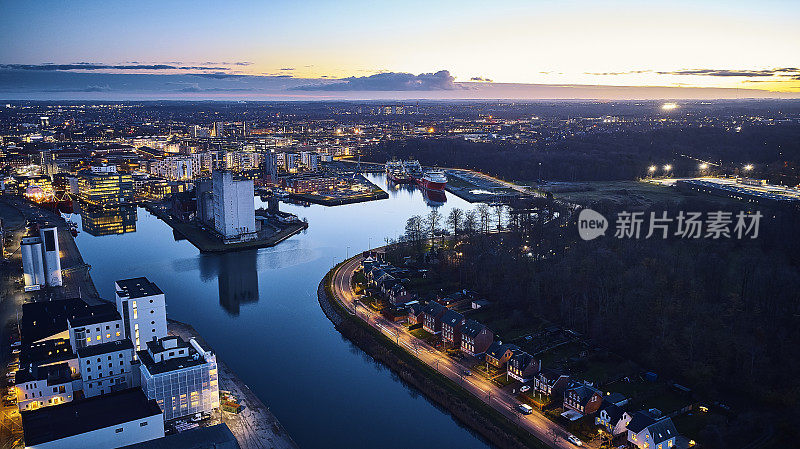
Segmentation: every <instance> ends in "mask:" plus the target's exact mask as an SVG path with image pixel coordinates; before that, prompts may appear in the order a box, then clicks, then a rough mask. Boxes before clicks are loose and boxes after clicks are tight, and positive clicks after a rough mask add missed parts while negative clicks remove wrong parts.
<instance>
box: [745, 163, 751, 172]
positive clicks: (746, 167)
mask: <svg viewBox="0 0 800 449" xmlns="http://www.w3.org/2000/svg"><path fill="white" fill-rule="evenodd" d="M752 169H753V164H747V165H745V166H744V170H745V171H750V170H752Z"/></svg>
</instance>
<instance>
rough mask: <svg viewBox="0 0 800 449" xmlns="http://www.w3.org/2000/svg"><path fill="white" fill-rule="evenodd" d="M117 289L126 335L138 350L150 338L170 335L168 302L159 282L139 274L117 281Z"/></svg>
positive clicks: (118, 309) (115, 284) (115, 286)
mask: <svg viewBox="0 0 800 449" xmlns="http://www.w3.org/2000/svg"><path fill="white" fill-rule="evenodd" d="M114 288H115V291H116V297H117V301H116V302H117V311H118V312H119V313H120V315H122V321H123V324H124V328H125V335H126V336H127V337H128V339H130V340H131V343H133V348H134V349H135V350H136V351H139V350H142V349H143V348H145V347H146V343H147V342H148V341H152V340H154V339H159V338H163V337H166V336H167V311H166V302H165V300H164V293H163V292H162V291H161V289H160V288H158V286H157V285H156V284H154V283H152V282H150V281H149V280H147V278H144V277H139V278H133V279H125V280H121V281H116V282H115V283H114ZM134 358H135V357H134Z"/></svg>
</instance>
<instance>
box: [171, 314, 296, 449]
mask: <svg viewBox="0 0 800 449" xmlns="http://www.w3.org/2000/svg"><path fill="white" fill-rule="evenodd" d="M167 321H168V323H167V324H168V326H167V327H168V329H169V333H170V335H178V336H180V337H181V338H183V339H184V340H186V341H188V340H189V339H190V338H194V339H196V340H197V342H198V343H200V345H201V346H203V347H204V348H208V347H210V346H209V345H208V344H207V343H206V342H205V341H203V339H202V337H201V336H200V335H199V334H198V333H197V331H196V330H195V329H194V328H193V327H192V326H191V325H189V324H186V323H181V322H180V321H175V320H171V319H170V320H167ZM217 370H218V373H219V389H220V391H222V390H225V391H230V392H231V394H232V395H233V396H234V397H236V398H237V399H238V401H239V403H240V404H242V405H243V406H244V408H243V410H242V411H241V412H240V413H238V414H236V413H228V412H223V411H220V412H219V415H220V419H221V422H223V423H225V424H226V425H227V426H228V428H229V429H231V432H233V435H234V436H235V437H236V441H238V442H239V446H240V447H241V449H263V448H272V449H297V447H298V446H297V444H295V442H294V440H292V438H291V437H290V436H289V434H288V433H287V432H286V429H284V428H283V426H282V425H281V423H280V422H279V421H278V419H277V418H276V417H275V415H273V414H272V412H271V411H270V410H269V408H268V407H267V406H266V405H264V403H263V402H261V400H260V399H259V398H258V396H256V395H255V393H253V392H252V390H250V388H249V387H248V386H247V384H245V383H244V382H243V381H242V380H241V379H239V377H238V376H237V375H236V373H234V372H233V370H231V369H230V368H229V367H228V365H226V364H225V363H224V362H223V361H222V360H221V359H220V357H219V354H217Z"/></svg>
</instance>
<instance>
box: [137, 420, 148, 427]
mask: <svg viewBox="0 0 800 449" xmlns="http://www.w3.org/2000/svg"><path fill="white" fill-rule="evenodd" d="M146 425H147V421H145V422H140V423H139V427H144V426H146Z"/></svg>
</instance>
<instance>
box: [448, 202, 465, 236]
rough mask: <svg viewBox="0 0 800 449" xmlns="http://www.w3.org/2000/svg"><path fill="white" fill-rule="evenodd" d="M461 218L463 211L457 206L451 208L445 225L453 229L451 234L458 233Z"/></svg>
mask: <svg viewBox="0 0 800 449" xmlns="http://www.w3.org/2000/svg"><path fill="white" fill-rule="evenodd" d="M463 218H464V211H463V210H461V209H459V208H457V207H456V208H454V209H453V210H451V211H450V214H449V215H448V216H447V225H448V226H450V229H452V230H453V235H458V231H459V230H460V229H461V222H462V220H463Z"/></svg>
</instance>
